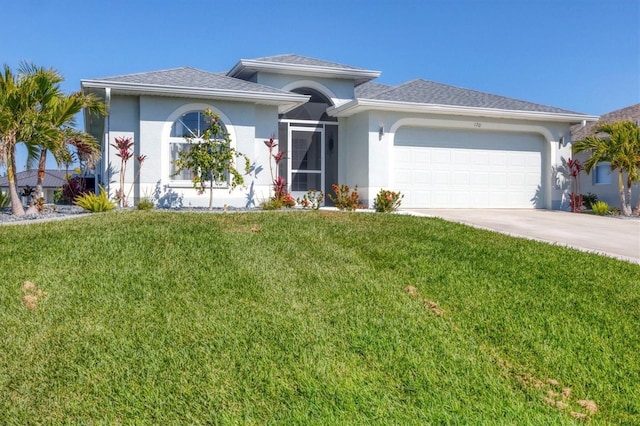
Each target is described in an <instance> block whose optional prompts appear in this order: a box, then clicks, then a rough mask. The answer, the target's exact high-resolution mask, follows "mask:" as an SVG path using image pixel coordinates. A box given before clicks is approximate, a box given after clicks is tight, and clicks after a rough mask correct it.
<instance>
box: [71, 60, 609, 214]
mask: <svg viewBox="0 0 640 426" xmlns="http://www.w3.org/2000/svg"><path fill="white" fill-rule="evenodd" d="M379 76H380V72H379V71H372V70H367V69H362V68H357V67H353V66H348V65H342V64H337V63H333V62H327V61H324V60H318V59H313V58H308V57H303V56H299V55H281V56H272V57H266V58H259V59H241V60H240V61H238V63H237V64H235V65H234V66H233V67H232V68H231V69H230V70H229V71H228V72H223V73H214V72H208V71H202V70H197V69H193V68H189V67H185V68H175V69H169V70H162V71H154V72H145V73H140V74H129V75H122V76H116V77H107V78H98V79H87V80H82V82H81V85H82V90H83V91H84V92H88V93H95V94H97V95H98V96H100V97H101V98H103V99H104V100H105V102H106V104H107V107H108V114H107V116H105V117H96V116H90V115H88V114H86V113H85V129H86V130H87V131H88V132H90V133H91V134H93V135H94V136H96V138H97V139H98V140H100V141H102V149H103V153H104V155H103V160H102V162H101V163H100V164H99V165H98V167H97V169H96V175H97V176H96V177H97V181H98V183H101V184H102V185H103V186H104V187H105V188H108V189H109V191H110V192H112V193H113V192H114V191H115V190H116V189H117V188H116V183H115V182H117V181H118V177H117V175H116V174H117V172H118V170H117V167H118V166H119V164H120V161H119V159H118V158H117V157H116V156H115V152H114V149H113V148H112V147H110V144H112V143H113V142H114V140H115V138H116V137H123V136H124V137H131V138H133V141H134V143H135V154H136V155H139V154H144V155H146V156H147V160H146V161H145V163H144V165H143V167H142V170H141V171H140V178H139V183H138V184H136V186H135V188H134V193H135V199H139V198H140V197H144V196H152V197H154V198H155V199H156V200H158V203H159V204H160V205H161V206H170V205H173V204H174V203H177V202H179V203H181V204H182V205H184V206H189V205H193V206H204V205H206V204H207V202H208V197H207V196H206V195H198V194H197V192H196V191H194V190H193V189H192V187H191V181H190V180H189V177H188V176H186V175H183V176H172V175H173V173H174V171H175V169H174V166H173V163H172V161H173V160H175V159H176V158H177V152H178V150H179V148H180V147H182V146H184V143H185V140H184V138H183V136H184V135H186V134H192V135H198V132H199V131H200V128H201V127H202V126H203V125H204V124H203V121H202V114H201V113H202V111H204V109H205V108H210V109H211V110H213V111H214V112H215V113H216V114H218V115H219V116H220V117H221V120H222V122H223V123H224V126H225V128H226V130H227V132H229V134H230V136H231V139H232V141H233V144H234V145H235V147H236V148H237V149H238V150H239V151H241V152H243V153H245V154H246V155H248V156H249V158H250V159H251V161H252V163H253V167H252V172H251V173H250V175H247V176H246V179H245V181H246V182H245V183H246V185H245V187H244V188H236V189H235V190H234V191H229V189H228V188H226V187H220V188H218V189H216V190H215V194H214V203H215V204H216V205H217V206H222V205H225V204H226V205H229V206H241V207H246V206H258V205H259V204H260V202H261V201H262V200H265V199H266V198H268V194H269V186H270V184H271V177H270V175H269V165H268V161H269V156H268V151H267V148H266V147H265V145H264V143H263V141H264V140H266V139H269V137H271V136H275V138H276V139H277V142H278V143H279V147H280V149H281V150H283V151H285V152H286V158H287V159H286V161H285V162H283V163H282V164H283V167H281V170H280V172H281V176H283V177H285V179H286V181H287V184H288V186H289V189H290V190H291V191H292V193H293V195H294V196H296V197H297V196H300V195H302V194H304V193H306V192H307V191H308V190H310V189H320V190H323V191H324V192H325V193H331V185H332V184H334V183H345V184H348V185H350V186H351V187H353V186H355V185H357V186H358V189H359V192H360V194H361V197H362V201H363V203H364V204H366V205H372V204H373V200H374V198H375V195H376V194H377V193H378V191H379V190H380V189H382V188H384V189H391V190H395V191H401V192H402V193H403V194H405V198H404V200H403V207H424V208H526V209H531V208H546V209H559V208H564V206H565V205H566V204H567V200H566V199H567V194H568V187H567V184H566V182H565V181H564V180H563V178H562V177H561V176H560V174H559V170H560V169H561V167H562V164H563V160H566V159H567V158H569V157H570V156H571V126H572V125H575V124H582V125H584V124H585V123H587V122H591V121H595V120H597V117H595V116H591V115H586V114H581V113H576V112H572V111H567V110H564V109H560V108H555V107H550V106H545V105H539V104H535V103H531V102H526V101H521V100H516V99H510V98H506V97H503V96H498V95H493V94H489V93H482V92H478V91H474V90H468V89H463V88H458V87H453V86H448V85H445V84H439V83H435V82H430V81H425V80H421V79H416V80H412V81H409V82H406V83H404V84H400V85H398V86H387V85H383V84H379V83H376V82H374V81H373V80H375V79H376V78H378V77H379ZM114 173H116V174H114ZM136 173H137V170H135V168H134V167H129V168H128V170H127V176H126V179H127V181H128V182H132V181H133V179H134V176H135V175H136Z"/></svg>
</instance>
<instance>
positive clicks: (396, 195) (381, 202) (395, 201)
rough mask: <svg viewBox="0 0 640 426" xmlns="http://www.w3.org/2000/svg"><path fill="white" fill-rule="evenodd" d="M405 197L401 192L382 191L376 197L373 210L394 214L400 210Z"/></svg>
mask: <svg viewBox="0 0 640 426" xmlns="http://www.w3.org/2000/svg"><path fill="white" fill-rule="evenodd" d="M403 198H404V195H403V194H402V193H400V192H395V191H389V190H388V189H381V190H380V192H378V195H376V199H375V200H374V201H373V208H374V209H376V211H377V212H381V213H386V212H394V211H396V210H398V208H399V207H400V204H402V199H403Z"/></svg>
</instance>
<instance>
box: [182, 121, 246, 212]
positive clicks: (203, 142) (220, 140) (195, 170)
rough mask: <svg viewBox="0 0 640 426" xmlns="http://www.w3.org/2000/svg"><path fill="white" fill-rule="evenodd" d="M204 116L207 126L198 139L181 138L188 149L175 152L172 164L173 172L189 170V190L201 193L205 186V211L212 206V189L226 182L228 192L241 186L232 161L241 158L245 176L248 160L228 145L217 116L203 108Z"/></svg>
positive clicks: (226, 136)
mask: <svg viewBox="0 0 640 426" xmlns="http://www.w3.org/2000/svg"><path fill="white" fill-rule="evenodd" d="M204 114H205V116H206V117H208V119H209V120H210V123H209V127H207V129H206V130H205V131H204V133H203V134H202V138H199V139H194V138H189V137H185V139H186V141H187V142H188V143H189V148H188V149H185V150H180V151H179V152H178V159H177V160H175V161H174V164H175V165H176V169H177V170H176V172H175V173H174V176H177V175H179V174H180V173H182V172H183V171H185V170H186V171H190V172H191V173H192V175H193V178H192V181H193V188H194V189H196V190H197V191H198V193H199V194H203V193H204V192H205V190H206V188H207V185H208V186H209V210H211V209H212V207H213V188H214V187H215V186H218V185H220V184H223V183H226V182H228V183H229V185H230V186H231V189H234V188H235V187H237V186H239V185H243V184H244V178H243V177H242V173H240V171H238V169H236V167H235V160H236V158H242V159H244V172H245V174H246V173H249V168H250V163H249V158H248V157H247V156H246V155H245V154H243V153H241V152H239V151H237V150H236V149H235V148H233V147H232V146H231V138H230V137H229V133H227V132H226V131H225V130H224V128H223V127H222V126H221V125H220V123H219V119H220V117H219V116H218V115H216V114H214V113H213V112H212V111H211V110H210V109H208V108H207V109H206V110H205V112H204Z"/></svg>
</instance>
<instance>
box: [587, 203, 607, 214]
mask: <svg viewBox="0 0 640 426" xmlns="http://www.w3.org/2000/svg"><path fill="white" fill-rule="evenodd" d="M591 209H592V210H593V212H594V213H595V214H597V215H598V216H604V215H605V214H607V213H609V211H610V209H609V204H607V203H605V202H604V201H596V202H595V203H593V204H592V205H591Z"/></svg>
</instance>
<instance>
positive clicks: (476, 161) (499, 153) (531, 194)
mask: <svg viewBox="0 0 640 426" xmlns="http://www.w3.org/2000/svg"><path fill="white" fill-rule="evenodd" d="M394 145H395V146H394V158H395V159H394V173H395V175H394V176H395V177H394V187H395V188H394V189H397V190H400V191H401V192H402V193H404V194H405V199H404V201H403V206H405V207H433V208H450V207H452V208H455V207H460V208H462V207H478V208H494V207H495V208H535V207H536V204H538V205H539V204H541V201H540V199H541V198H542V192H541V191H540V188H541V175H542V150H543V146H544V141H543V140H542V138H541V137H539V136H536V135H531V134H518V133H499V132H467V131H457V130H445V129H440V130H436V129H419V128H401V129H399V130H398V131H397V132H396V134H395V140H394Z"/></svg>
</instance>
